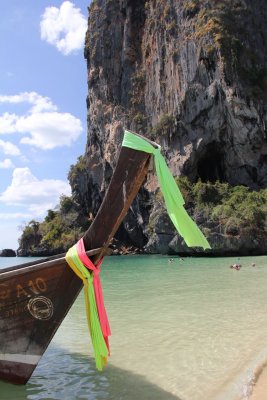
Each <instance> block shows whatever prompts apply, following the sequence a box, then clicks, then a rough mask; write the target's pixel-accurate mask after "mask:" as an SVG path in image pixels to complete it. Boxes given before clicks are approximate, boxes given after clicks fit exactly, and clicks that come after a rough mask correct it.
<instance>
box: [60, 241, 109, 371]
mask: <svg viewBox="0 0 267 400" xmlns="http://www.w3.org/2000/svg"><path fill="white" fill-rule="evenodd" d="M66 261H67V263H68V264H69V266H70V267H71V268H72V269H73V271H74V272H75V273H76V274H77V275H78V276H79V278H81V279H82V280H83V283H84V290H85V304H86V313H87V321H88V326H89V331H90V334H91V340H92V345H93V349H94V355H95V362H96V367H97V369H98V370H99V371H102V369H103V367H104V366H105V365H106V364H107V358H108V349H107V346H106V343H105V340H104V337H103V334H102V330H101V325H100V321H99V316H98V311H97V305H96V299H95V292H94V287H93V278H94V277H93V274H92V273H90V272H89V270H88V269H87V268H86V267H85V266H84V265H83V263H82V261H81V260H80V257H79V255H78V252H77V248H76V245H74V246H73V247H71V248H70V249H69V251H68V252H67V254H66Z"/></svg>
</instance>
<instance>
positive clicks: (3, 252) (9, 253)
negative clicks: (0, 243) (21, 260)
mask: <svg viewBox="0 0 267 400" xmlns="http://www.w3.org/2000/svg"><path fill="white" fill-rule="evenodd" d="M16 256H17V254H16V252H15V250H12V249H3V250H0V257H16Z"/></svg>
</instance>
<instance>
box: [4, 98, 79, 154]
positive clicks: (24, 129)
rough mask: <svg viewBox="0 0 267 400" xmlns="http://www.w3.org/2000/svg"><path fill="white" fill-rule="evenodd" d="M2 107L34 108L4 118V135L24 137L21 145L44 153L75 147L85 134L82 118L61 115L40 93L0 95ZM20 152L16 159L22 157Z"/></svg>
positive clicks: (6, 114)
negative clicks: (12, 134) (5, 105)
mask: <svg viewBox="0 0 267 400" xmlns="http://www.w3.org/2000/svg"><path fill="white" fill-rule="evenodd" d="M0 103H7V104H21V103H27V104H29V105H31V108H30V109H29V111H28V112H27V113H26V114H25V115H22V116H19V115H16V114H10V113H7V112H6V113H4V114H2V115H1V116H0V134H11V133H21V134H23V135H24V137H23V138H22V139H21V141H20V142H21V143H23V144H29V145H32V146H35V147H37V148H40V149H43V150H49V149H54V148H55V147H60V146H71V145H72V143H73V142H74V141H75V140H77V138H78V137H79V136H80V134H81V133H82V131H83V128H82V124H81V121H80V120H79V119H78V118H76V117H74V116H73V115H72V114H69V113H60V112H58V111H57V107H56V106H55V105H54V104H53V102H52V101H51V99H50V98H49V97H43V96H41V95H39V94H38V93H36V92H23V93H19V94H17V95H13V96H5V95H2V96H1V95H0ZM25 135H27V136H25ZM2 142H3V141H2ZM3 143H4V142H3ZM5 143H8V142H5ZM0 146H1V142H0ZM3 146H4V145H3V144H2V147H3ZM18 151H19V149H18V148H17V154H13V155H18ZM6 154H11V153H6Z"/></svg>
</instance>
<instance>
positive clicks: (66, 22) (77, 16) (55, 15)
mask: <svg viewBox="0 0 267 400" xmlns="http://www.w3.org/2000/svg"><path fill="white" fill-rule="evenodd" d="M40 27H41V38H42V39H43V40H45V41H46V42H48V43H50V44H52V45H54V46H56V48H57V49H58V50H59V51H60V52H61V53H63V54H64V55H68V54H71V53H73V52H75V51H76V50H79V49H81V48H83V46H84V38H85V32H86V29H87V20H86V18H85V17H84V16H83V15H82V13H81V10H80V9H79V8H76V7H75V5H74V4H73V3H71V2H70V1H64V2H63V3H62V4H61V6H60V8H57V7H47V8H46V9H45V12H44V14H43V15H42V19H41V22H40Z"/></svg>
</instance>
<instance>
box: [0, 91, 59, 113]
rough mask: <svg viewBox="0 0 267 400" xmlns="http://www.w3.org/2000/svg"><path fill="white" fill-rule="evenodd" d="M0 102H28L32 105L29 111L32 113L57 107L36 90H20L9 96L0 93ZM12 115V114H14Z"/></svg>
mask: <svg viewBox="0 0 267 400" xmlns="http://www.w3.org/2000/svg"><path fill="white" fill-rule="evenodd" d="M0 103H11V104H19V103H29V104H32V105H33V107H32V108H31V110H30V112H32V113H33V112H41V111H56V110H57V107H56V106H55V105H54V104H53V103H52V101H51V99H50V98H49V97H44V96H41V95H40V94H38V93H36V92H22V93H19V94H15V95H11V96H6V95H0ZM9 115H10V114H9ZM12 115H13V116H14V114H12Z"/></svg>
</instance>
